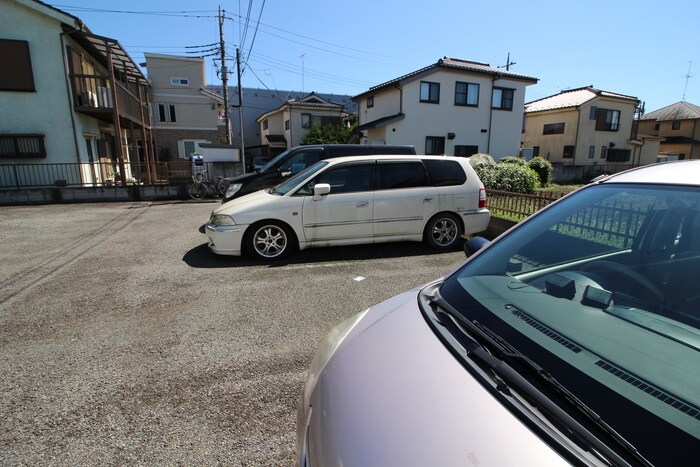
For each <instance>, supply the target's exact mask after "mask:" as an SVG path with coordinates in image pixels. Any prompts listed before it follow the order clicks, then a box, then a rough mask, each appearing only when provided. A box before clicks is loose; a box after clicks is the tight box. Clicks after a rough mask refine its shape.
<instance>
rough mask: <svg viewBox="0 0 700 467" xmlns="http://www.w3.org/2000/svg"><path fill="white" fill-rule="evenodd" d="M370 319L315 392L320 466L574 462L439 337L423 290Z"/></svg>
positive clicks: (314, 459)
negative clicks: (424, 310) (426, 313)
mask: <svg viewBox="0 0 700 467" xmlns="http://www.w3.org/2000/svg"><path fill="white" fill-rule="evenodd" d="M397 299H398V300H401V304H400V305H399V306H398V307H397V306H396V305H397ZM364 320H367V321H368V322H370V323H371V324H369V326H367V327H363V326H361V325H360V326H358V327H359V328H361V332H359V334H356V333H351V336H348V340H347V341H346V342H343V345H341V347H340V348H339V349H338V351H337V352H336V353H335V354H334V355H333V357H332V358H331V359H330V361H329V362H328V364H327V365H326V367H325V368H324V370H323V371H322V373H321V375H320V378H319V381H318V383H317V385H316V387H315V388H314V391H313V392H312V394H311V398H310V405H311V408H312V409H311V420H310V425H309V433H308V434H309V438H308V439H309V445H308V449H309V454H310V459H311V465H343V466H389V465H401V466H409V465H482V466H484V465H508V466H510V465H547V466H551V465H568V464H567V463H566V461H565V460H564V459H563V458H562V457H561V456H560V455H559V454H558V453H557V452H555V451H554V450H553V449H552V448H551V447H549V446H548V445H547V444H546V443H545V442H544V441H543V440H542V439H540V438H539V437H538V436H536V435H535V434H534V433H533V432H532V431H531V430H530V429H529V428H528V427H527V426H525V425H524V424H523V423H522V422H521V421H520V420H519V419H518V418H516V417H515V416H513V414H512V413H511V412H509V411H508V410H507V409H506V408H505V407H504V406H503V405H501V404H500V403H499V402H498V401H497V400H496V399H495V398H494V397H493V396H492V395H491V393H489V392H488V391H487V390H486V389H485V388H484V387H483V386H481V385H480V384H479V383H478V382H477V381H476V380H475V379H474V378H473V377H472V376H471V375H470V374H469V373H468V372H467V371H466V370H465V369H464V368H463V367H462V366H461V364H460V363H459V362H458V361H457V360H456V359H455V357H454V356H453V355H452V354H451V353H450V352H449V351H448V350H447V348H446V347H445V346H444V345H443V344H442V342H441V341H440V340H438V338H437V337H436V335H435V334H434V333H433V331H432V330H431V329H430V328H429V327H428V325H427V324H426V321H425V318H424V317H423V316H422V314H421V312H420V310H419V308H418V299H417V292H416V291H411V292H409V293H405V294H403V295H400V296H398V297H395V298H394V299H392V300H390V301H389V302H385V303H384V304H380V305H378V306H377V307H375V308H373V309H372V310H370V312H369V313H368V314H367V315H366V316H365V318H364V319H363V321H364Z"/></svg>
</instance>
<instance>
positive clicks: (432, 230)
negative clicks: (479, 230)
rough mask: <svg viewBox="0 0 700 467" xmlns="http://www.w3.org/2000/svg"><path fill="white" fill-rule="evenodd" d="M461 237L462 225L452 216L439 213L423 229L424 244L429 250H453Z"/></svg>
mask: <svg viewBox="0 0 700 467" xmlns="http://www.w3.org/2000/svg"><path fill="white" fill-rule="evenodd" d="M461 235H462V224H461V223H460V222H459V218H458V217H457V216H455V215H454V214H450V213H441V214H438V215H437V216H435V217H433V218H432V219H430V221H429V222H428V225H427V226H426V227H425V242H426V243H427V244H428V246H430V247H431V248H436V249H439V250H447V249H450V248H453V247H454V246H455V245H456V244H457V242H458V241H459V237H460V236H461Z"/></svg>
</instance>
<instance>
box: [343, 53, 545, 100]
mask: <svg viewBox="0 0 700 467" xmlns="http://www.w3.org/2000/svg"><path fill="white" fill-rule="evenodd" d="M438 68H451V69H456V70H463V71H472V72H475V73H483V74H487V75H492V76H499V77H502V78H510V79H515V80H521V81H530V82H531V83H532V84H534V83H536V82H537V81H538V80H537V78H533V77H531V76H526V75H521V74H519V73H511V72H510V71H506V70H503V69H502V68H496V67H492V66H490V65H489V64H488V63H480V62H472V61H469V60H462V59H459V58H452V57H443V58H441V59H440V60H438V61H437V63H433V64H432V65H428V66H427V67H425V68H421V69H420V70H416V71H413V72H411V73H408V74H406V75H403V76H399V77H398V78H395V79H392V80H391V81H387V82H386V83H382V84H379V85H377V86H373V87H371V88H369V90H367V91H365V92H363V93H361V94H358V95H356V96H354V97H353V99H357V98H359V97H362V96H364V95H367V94H371V93H374V92H376V91H378V90H380V89H383V88H387V87H391V86H393V85H394V84H396V83H401V82H405V81H409V80H412V79H415V78H416V77H417V76H419V75H423V74H425V73H426V72H429V71H431V70H434V69H438Z"/></svg>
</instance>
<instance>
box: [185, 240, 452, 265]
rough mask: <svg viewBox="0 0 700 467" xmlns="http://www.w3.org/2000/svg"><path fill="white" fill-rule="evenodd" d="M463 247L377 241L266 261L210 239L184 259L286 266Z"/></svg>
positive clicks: (199, 262)
mask: <svg viewBox="0 0 700 467" xmlns="http://www.w3.org/2000/svg"><path fill="white" fill-rule="evenodd" d="M461 247H462V243H460V245H459V248H455V249H452V250H448V251H439V250H433V249H432V248H429V247H427V246H426V245H424V244H422V243H417V242H399V243H382V244H374V245H355V246H346V247H323V248H310V249H308V250H303V251H295V252H292V253H291V254H290V255H289V257H288V258H283V259H281V260H277V261H272V262H265V261H259V260H255V259H253V258H251V257H250V256H247V255H244V256H220V255H217V254H214V253H212V252H211V251H210V250H209V247H208V246H207V244H206V243H203V244H201V245H199V246H197V247H195V248H192V249H191V250H190V251H188V252H187V253H185V255H184V256H183V257H182V260H183V261H184V262H185V263H186V264H187V265H188V266H190V267H193V268H208V269H212V268H240V267H246V266H268V267H270V268H275V267H283V266H287V265H290V264H312V263H321V262H325V263H327V262H331V261H354V260H367V259H376V258H405V257H410V256H426V255H440V254H445V253H454V252H455V251H460V250H461Z"/></svg>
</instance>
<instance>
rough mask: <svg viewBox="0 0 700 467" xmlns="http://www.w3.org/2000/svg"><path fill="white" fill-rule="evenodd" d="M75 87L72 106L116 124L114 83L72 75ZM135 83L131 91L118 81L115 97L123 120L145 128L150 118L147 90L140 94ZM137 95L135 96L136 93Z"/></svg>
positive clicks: (86, 76) (92, 76)
mask: <svg viewBox="0 0 700 467" xmlns="http://www.w3.org/2000/svg"><path fill="white" fill-rule="evenodd" d="M70 78H71V83H72V87H73V106H74V107H75V110H76V111H78V112H81V113H85V114H88V115H91V116H93V117H95V118H99V119H101V120H104V121H108V122H112V121H113V114H112V112H113V109H114V98H113V96H112V81H111V80H110V79H108V78H105V77H103V76H98V75H85V74H76V73H73V74H71V75H70ZM136 86H138V85H136V84H132V85H131V86H130V87H133V88H134V89H130V88H129V87H127V86H125V85H124V84H122V83H120V82H119V81H117V82H116V88H115V90H116V97H117V104H118V107H119V114H120V116H122V117H125V118H128V119H129V120H131V121H133V122H135V123H137V124H139V125H144V123H145V122H144V121H143V120H144V119H146V118H147V116H148V105H147V102H146V101H145V99H146V93H145V90H144V91H143V94H142V96H141V99H140V98H139V96H138V95H136V94H138V88H136ZM135 93H136V94H135Z"/></svg>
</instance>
